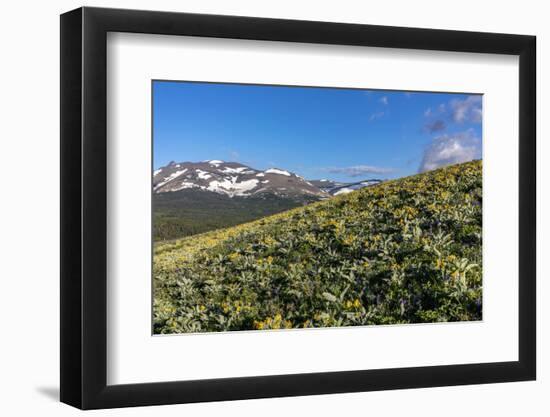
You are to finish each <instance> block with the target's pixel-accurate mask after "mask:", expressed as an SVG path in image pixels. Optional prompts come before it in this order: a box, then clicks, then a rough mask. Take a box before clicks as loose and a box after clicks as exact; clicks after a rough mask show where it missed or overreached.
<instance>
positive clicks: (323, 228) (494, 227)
mask: <svg viewBox="0 0 550 417" xmlns="http://www.w3.org/2000/svg"><path fill="white" fill-rule="evenodd" d="M535 103H536V99H535V37H532V36H524V35H509V34H492V33H474V32H458V31H446V30H431V29H415V28H398V27H385V26H371V25H356V24H341V23H327V22H310V21H292V20H276V19H264V18H251V17H236V16H215V15H198V14H185V13H168V12H151V11H135V10H115V9H101V8H87V7H85V8H80V9H77V10H74V11H71V12H68V13H66V14H63V15H62V16H61V401H63V402H65V403H67V404H70V405H73V406H75V407H79V408H82V409H93V408H112V407H125V406H140V405H155V404H173V403H188V402H200V401H218V400H235V399H250V398H264V397H277V396H298V395H313V394H327V393H343V392H356V391H373V390H388V389H402V388H420V387H435V386H446V385H461V384H480V383H496V382H507V381H524V380H533V379H535V375H536V351H535V345H536V343H535V342H536V330H535V329H536V317H535V288H536V286H535V244H536V239H535V236H536V223H535V218H536V216H535V201H536V196H535V171H536V169H535V161H536V158H535V152H536V149H535Z"/></svg>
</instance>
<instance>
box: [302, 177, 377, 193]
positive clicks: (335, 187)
mask: <svg viewBox="0 0 550 417" xmlns="http://www.w3.org/2000/svg"><path fill="white" fill-rule="evenodd" d="M309 182H310V183H311V184H313V185H315V186H316V187H318V188H319V189H320V190H321V191H323V192H324V193H327V194H330V195H340V194H347V193H351V192H352V191H355V190H359V189H361V188H364V187H370V186H371V185H376V184H380V183H381V182H382V180H379V179H371V180H363V181H358V182H351V183H346V182H336V181H331V180H327V179H322V180H310V181H309Z"/></svg>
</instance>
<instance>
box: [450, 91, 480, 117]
mask: <svg viewBox="0 0 550 417" xmlns="http://www.w3.org/2000/svg"><path fill="white" fill-rule="evenodd" d="M450 106H451V117H452V119H453V121H454V122H456V123H465V122H472V123H481V115H482V111H481V96H479V95H476V96H468V97H467V98H465V99H464V100H460V99H455V100H451V103H450Z"/></svg>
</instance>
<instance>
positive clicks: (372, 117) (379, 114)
mask: <svg viewBox="0 0 550 417" xmlns="http://www.w3.org/2000/svg"><path fill="white" fill-rule="evenodd" d="M385 114H386V113H385V112H383V111H379V112H376V113H373V114H371V115H370V117H369V120H370V121H371V122H372V121H373V120H376V119H381V118H382V117H384V115H385Z"/></svg>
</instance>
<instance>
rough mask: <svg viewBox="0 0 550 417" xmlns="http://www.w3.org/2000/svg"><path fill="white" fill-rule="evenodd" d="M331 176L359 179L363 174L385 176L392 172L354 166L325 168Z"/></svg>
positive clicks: (371, 167)
mask: <svg viewBox="0 0 550 417" xmlns="http://www.w3.org/2000/svg"><path fill="white" fill-rule="evenodd" d="M326 170H327V171H328V172H330V173H331V174H345V175H348V176H350V177H359V176H361V175H365V174H387V173H389V172H392V169H391V168H382V167H375V166H372V165H355V166H350V167H341V168H327V169H326Z"/></svg>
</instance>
